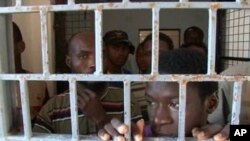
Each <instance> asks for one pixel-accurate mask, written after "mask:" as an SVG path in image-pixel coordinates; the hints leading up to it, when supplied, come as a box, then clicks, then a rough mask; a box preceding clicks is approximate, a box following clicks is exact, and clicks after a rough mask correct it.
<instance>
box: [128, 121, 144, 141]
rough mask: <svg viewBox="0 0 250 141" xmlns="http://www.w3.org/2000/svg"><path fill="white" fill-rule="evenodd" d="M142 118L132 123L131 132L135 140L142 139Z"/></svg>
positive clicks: (140, 140) (139, 140)
mask: <svg viewBox="0 0 250 141" xmlns="http://www.w3.org/2000/svg"><path fill="white" fill-rule="evenodd" d="M144 126H145V123H144V120H143V119H140V120H138V121H137V122H136V124H132V127H131V128H132V133H133V136H134V140H135V141H142V140H143V130H144Z"/></svg>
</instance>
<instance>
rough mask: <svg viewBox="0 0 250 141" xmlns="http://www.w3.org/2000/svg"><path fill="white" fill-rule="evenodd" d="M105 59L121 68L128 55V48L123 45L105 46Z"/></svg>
mask: <svg viewBox="0 0 250 141" xmlns="http://www.w3.org/2000/svg"><path fill="white" fill-rule="evenodd" d="M106 48H107V58H108V60H109V61H110V62H111V63H112V64H113V65H115V66H119V67H122V66H123V65H124V64H125V63H126V61H127V59H128V55H129V47H128V46H126V45H124V44H117V45H112V44H109V45H107V47H106Z"/></svg>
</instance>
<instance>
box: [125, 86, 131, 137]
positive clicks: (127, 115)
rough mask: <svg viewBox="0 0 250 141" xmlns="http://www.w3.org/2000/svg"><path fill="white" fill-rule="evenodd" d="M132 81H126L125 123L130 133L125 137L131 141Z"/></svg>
mask: <svg viewBox="0 0 250 141" xmlns="http://www.w3.org/2000/svg"><path fill="white" fill-rule="evenodd" d="M130 93H131V92H130V81H124V123H125V124H127V125H128V128H129V130H128V133H127V134H126V135H125V137H126V138H127V139H128V140H129V141H130V140H131V103H130V101H131V94H130Z"/></svg>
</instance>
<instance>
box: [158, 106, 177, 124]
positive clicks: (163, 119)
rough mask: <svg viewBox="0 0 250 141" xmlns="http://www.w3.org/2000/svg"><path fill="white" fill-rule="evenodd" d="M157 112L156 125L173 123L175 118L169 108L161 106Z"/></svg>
mask: <svg viewBox="0 0 250 141" xmlns="http://www.w3.org/2000/svg"><path fill="white" fill-rule="evenodd" d="M155 112H156V114H155V117H154V122H155V124H158V125H159V124H171V123H173V118H172V116H171V112H170V110H169V108H168V106H163V104H160V105H159V106H158V108H157V109H156V111H155Z"/></svg>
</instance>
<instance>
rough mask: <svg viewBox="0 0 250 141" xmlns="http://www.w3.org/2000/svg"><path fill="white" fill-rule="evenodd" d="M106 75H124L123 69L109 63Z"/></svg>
mask: <svg viewBox="0 0 250 141" xmlns="http://www.w3.org/2000/svg"><path fill="white" fill-rule="evenodd" d="M106 73H111V74H121V73H122V67H121V66H117V65H115V64H113V63H111V62H110V61H107V68H106Z"/></svg>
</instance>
